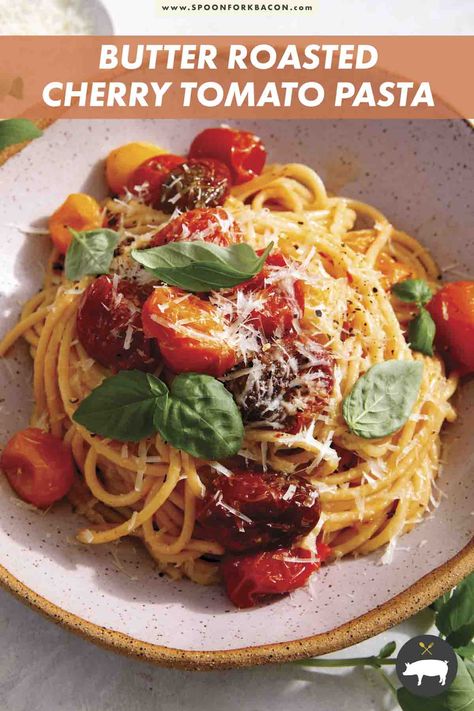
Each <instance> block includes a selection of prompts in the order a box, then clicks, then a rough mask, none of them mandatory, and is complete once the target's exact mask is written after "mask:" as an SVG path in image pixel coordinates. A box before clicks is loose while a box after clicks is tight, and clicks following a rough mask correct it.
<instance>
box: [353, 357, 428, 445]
mask: <svg viewBox="0 0 474 711" xmlns="http://www.w3.org/2000/svg"><path fill="white" fill-rule="evenodd" d="M422 375H423V365H422V364H421V363H419V362H417V361H406V360H386V361H384V362H383V363H377V364H376V365H373V366H372V367H371V368H369V370H368V371H367V372H366V373H365V374H364V375H362V376H361V377H360V378H359V380H358V381H357V382H356V384H355V385H354V387H353V388H352V390H351V392H350V393H349V394H348V395H347V396H346V397H345V398H344V401H343V403H342V414H343V416H344V419H345V421H346V423H347V425H348V427H349V429H350V430H351V432H353V433H354V434H355V435H357V436H358V437H364V439H377V438H379V437H386V436H387V435H390V434H392V433H393V432H396V431H397V430H399V429H400V427H401V426H402V425H404V424H405V422H406V421H407V419H408V417H409V416H410V413H411V411H412V409H413V405H414V404H415V402H416V399H417V397H418V391H419V389H420V384H421V379H422Z"/></svg>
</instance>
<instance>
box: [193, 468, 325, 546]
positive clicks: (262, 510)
mask: <svg viewBox="0 0 474 711" xmlns="http://www.w3.org/2000/svg"><path fill="white" fill-rule="evenodd" d="M319 514H320V507H319V499H318V492H317V490H316V489H315V488H314V487H313V486H311V484H310V483H309V482H307V481H306V480H305V479H302V478H301V477H287V476H284V475H283V474H277V473H276V472H258V471H236V472H234V474H233V476H230V477H227V476H223V475H220V476H217V477H216V478H215V479H214V480H213V481H212V482H211V484H210V485H209V486H208V488H207V493H206V497H205V499H204V500H203V502H202V504H201V507H200V509H199V512H198V521H199V523H200V524H201V527H202V529H203V530H204V533H205V536H206V537H207V538H210V539H211V540H215V541H219V543H220V544H221V545H222V546H223V547H224V548H225V549H226V551H231V552H232V553H243V552H246V551H257V550H264V549H268V548H277V547H278V546H284V545H289V544H291V543H292V542H293V541H294V540H295V539H296V538H298V536H303V535H305V534H307V533H309V532H310V531H311V530H312V529H313V528H314V527H315V525H316V524H317V522H318V519H319Z"/></svg>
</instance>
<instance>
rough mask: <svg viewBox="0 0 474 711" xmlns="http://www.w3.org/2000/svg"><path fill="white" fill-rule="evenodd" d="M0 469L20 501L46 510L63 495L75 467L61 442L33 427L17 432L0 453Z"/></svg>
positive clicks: (68, 451)
mask: <svg viewBox="0 0 474 711" xmlns="http://www.w3.org/2000/svg"><path fill="white" fill-rule="evenodd" d="M0 467H1V469H2V470H3V472H4V474H5V476H6V477H7V479H8V481H9V482H10V486H11V487H12V489H14V490H15V491H16V493H17V494H18V496H19V497H20V498H21V499H23V501H28V503H30V504H33V506H38V508H47V507H48V506H51V504H54V502H55V501H59V499H62V498H63V496H66V494H67V493H68V491H69V489H70V488H71V486H72V483H73V479H74V464H73V460H72V455H71V452H70V450H69V448H68V447H67V446H66V445H65V444H64V442H63V441H62V440H60V439H59V438H58V437H55V436H54V435H52V434H49V433H48V432H43V430H40V429H38V428H36V427H28V428H27V429H26V430H21V432H17V433H16V434H15V435H13V437H12V438H11V439H10V441H9V442H8V444H7V445H6V447H5V449H4V450H3V454H2V457H1V459H0Z"/></svg>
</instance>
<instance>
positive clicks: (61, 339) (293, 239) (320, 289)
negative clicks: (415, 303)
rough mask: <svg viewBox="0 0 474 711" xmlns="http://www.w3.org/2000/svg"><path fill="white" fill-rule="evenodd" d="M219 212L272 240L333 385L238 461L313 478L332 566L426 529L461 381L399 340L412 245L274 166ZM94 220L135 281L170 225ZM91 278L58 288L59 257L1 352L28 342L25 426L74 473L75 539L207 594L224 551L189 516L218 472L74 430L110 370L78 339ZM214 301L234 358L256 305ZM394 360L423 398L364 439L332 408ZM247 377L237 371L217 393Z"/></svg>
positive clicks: (135, 212)
mask: <svg viewBox="0 0 474 711" xmlns="http://www.w3.org/2000/svg"><path fill="white" fill-rule="evenodd" d="M223 207H224V209H225V210H226V211H227V213H228V214H229V215H230V216H231V217H232V218H233V219H234V220H235V221H236V223H237V224H238V225H239V228H240V230H241V233H242V235H243V240H244V241H246V242H248V243H249V244H250V245H251V246H252V247H254V248H255V249H256V250H259V249H262V248H264V247H265V246H266V245H268V244H269V243H270V242H271V241H273V242H274V244H275V245H276V246H277V248H278V249H279V250H280V251H281V252H282V253H283V255H284V257H285V259H286V264H287V265H286V266H285V267H283V269H282V270H281V271H280V274H279V277H278V278H279V280H280V282H281V283H284V284H286V285H287V286H288V285H293V284H294V283H295V280H298V281H300V282H302V283H303V285H304V296H305V308H304V314H303V317H302V320H301V328H302V329H303V331H305V332H309V333H312V334H320V335H321V336H323V337H324V344H325V348H326V349H327V350H328V351H329V352H330V354H331V356H332V358H333V359H334V362H335V371H334V376H335V382H334V386H333V389H332V391H331V393H330V397H329V398H328V402H327V405H326V407H325V408H324V409H323V410H322V411H321V412H318V413H316V414H315V416H314V417H309V418H306V419H305V421H304V425H303V426H302V427H300V428H299V429H298V428H296V429H295V428H289V427H286V428H285V427H284V426H282V425H281V423H280V424H278V423H277V424H275V422H271V421H269V422H265V421H263V422H262V421H259V422H247V423H246V426H245V436H244V442H243V447H242V450H241V452H240V455H241V457H242V458H243V459H245V460H246V461H247V462H248V463H250V465H251V466H258V467H259V468H261V469H263V470H270V471H274V472H282V473H284V474H287V475H293V474H298V475H300V476H302V477H304V478H306V479H307V480H308V481H309V482H311V484H312V485H313V486H314V487H315V488H316V489H317V490H318V492H319V498H320V504H321V512H322V513H321V517H320V520H319V523H318V525H317V530H316V531H313V534H312V535H313V539H312V540H313V541H314V537H315V533H316V534H317V535H318V536H319V539H320V540H322V541H323V542H324V543H326V544H327V545H329V546H330V548H331V551H332V555H333V557H336V558H340V557H342V556H346V555H349V554H357V555H359V554H368V553H370V552H372V551H374V550H376V549H378V548H380V547H381V546H383V545H384V544H387V543H389V542H390V541H393V539H395V538H397V537H398V536H400V535H401V534H403V533H405V532H407V531H409V530H410V529H411V528H412V527H413V526H414V525H416V523H417V522H418V521H420V520H421V518H422V516H423V514H424V512H425V511H426V509H427V507H428V506H429V502H430V497H431V495H432V486H433V481H434V479H435V478H436V476H437V472H438V469H439V456H440V438H439V433H440V430H441V427H442V425H443V423H444V421H445V420H448V421H451V420H453V419H454V418H455V412H454V410H453V407H452V406H451V404H450V402H449V400H450V398H451V396H452V395H453V393H454V391H455V389H456V386H457V380H456V376H451V377H447V376H446V375H445V372H444V367H443V364H442V361H441V360H440V359H439V358H438V357H437V356H435V357H427V356H422V355H420V354H419V353H415V352H413V351H412V350H410V347H409V345H407V342H406V340H405V335H404V330H405V327H406V324H407V322H408V320H409V319H410V318H411V316H412V314H413V311H412V307H411V306H410V305H408V304H404V303H402V302H400V301H398V300H397V299H395V298H394V297H393V296H392V295H391V293H390V285H391V284H392V283H393V281H397V280H400V278H407V277H411V278H418V279H423V280H425V281H427V282H428V283H429V284H430V285H431V286H432V288H433V289H434V290H436V288H437V280H438V277H439V274H438V270H437V267H436V265H435V263H434V261H433V259H432V257H431V256H430V255H429V253H428V252H427V251H426V250H425V249H424V247H422V245H421V244H420V243H419V242H417V241H416V240H415V239H414V238H413V237H410V236H409V235H407V234H405V233H404V232H402V231H400V230H397V229H395V228H394V227H393V226H392V225H391V224H390V223H389V221H388V220H387V218H386V217H385V216H384V215H383V214H382V213H381V212H379V211H378V210H377V209H375V208H374V207H372V206H370V205H367V204H365V203H363V202H359V201H357V200H352V199H348V198H344V197H337V196H329V195H328V194H327V192H326V188H325V186H324V183H323V181H322V180H321V178H320V177H319V176H318V175H317V173H316V172H315V171H314V170H312V169H311V168H309V167H307V166H305V165H300V164H288V165H271V166H269V167H268V168H266V169H265V170H264V171H263V172H262V174H261V175H259V176H257V177H255V178H254V179H252V180H250V181H247V182H244V183H242V184H240V185H236V186H234V187H233V188H232V191H231V194H230V196H229V197H228V198H227V200H226V202H225V204H224V206H223ZM103 211H104V215H105V216H106V220H107V223H108V224H109V225H113V226H114V228H115V229H116V230H117V232H118V233H119V235H120V243H119V249H118V250H117V252H116V256H115V258H114V260H113V262H112V266H111V272H112V273H115V274H117V275H120V276H124V275H125V276H127V277H130V278H138V279H141V278H142V277H143V274H141V273H140V270H139V267H138V266H137V264H136V263H134V262H132V260H131V259H130V250H131V249H132V248H143V247H147V246H148V245H149V244H150V241H151V239H152V238H153V236H154V235H155V234H156V231H157V229H159V228H160V227H161V226H162V225H164V224H165V223H167V222H168V221H169V220H170V216H169V215H168V214H165V213H164V212H161V211H160V210H158V209H154V208H152V207H150V206H148V205H146V204H145V203H144V202H143V201H142V200H141V199H140V196H138V197H137V196H136V195H132V194H131V193H129V192H126V193H125V194H124V195H122V196H120V197H119V198H116V199H108V200H107V201H105V203H104V204H103ZM171 219H173V216H172V217H171ZM91 282H92V278H91V277H84V278H83V279H82V280H81V281H79V282H75V283H72V282H69V281H68V280H67V279H66V277H65V275H64V271H63V270H62V268H61V264H60V258H59V255H58V252H57V250H56V249H54V250H53V252H52V254H51V258H50V260H49V262H48V267H47V271H46V277H45V284H44V288H43V289H42V291H40V292H39V293H38V294H35V296H33V297H32V298H31V299H30V301H28V303H27V304H25V306H24V308H23V310H22V313H21V318H20V321H19V322H18V324H17V325H16V326H15V327H14V328H13V329H12V330H11V331H10V333H9V334H7V336H6V337H5V338H4V339H3V341H2V343H1V344H0V355H1V356H5V355H6V353H7V352H8V350H9V349H10V348H11V347H12V345H13V344H14V342H15V341H16V340H17V339H18V338H20V337H21V338H23V339H25V340H26V342H27V343H28V345H29V348H30V351H31V356H32V358H33V362H34V397H35V410H34V414H33V417H32V425H33V426H37V427H41V428H44V429H47V430H49V431H50V432H51V433H52V434H54V435H56V436H59V437H61V438H63V439H64V441H65V442H66V443H67V444H68V445H69V446H70V447H71V450H72V453H73V457H74V460H75V464H76V467H77V470H78V472H79V476H77V477H76V481H75V483H74V486H73V488H72V490H71V491H70V493H69V498H70V500H71V502H72V504H73V505H74V506H75V507H76V509H77V510H78V511H79V512H80V513H82V514H83V515H85V516H86V517H88V518H89V520H90V527H89V528H85V529H83V530H81V531H80V532H79V533H78V540H79V541H81V542H82V543H84V544H89V545H95V544H101V543H106V542H110V541H116V540H118V539H119V538H122V537H125V536H136V537H138V538H140V539H141V540H142V542H143V544H144V545H145V546H146V549H147V550H148V552H149V554H150V555H151V556H152V558H153V559H154V560H155V561H156V563H157V565H158V567H159V569H160V570H162V571H164V572H165V573H167V574H169V575H170V576H172V577H177V576H181V575H185V576H187V577H189V578H191V579H192V580H194V581H196V582H198V583H203V584H210V583H214V582H216V581H217V580H218V579H219V559H220V557H221V556H222V555H223V553H224V548H223V547H222V545H221V544H220V542H218V541H214V540H207V539H206V538H205V537H204V536H203V535H202V530H201V529H200V526H199V523H197V521H196V510H197V506H198V502H199V500H200V499H201V498H202V497H203V495H204V493H205V491H206V482H207V481H208V479H209V476H210V474H211V473H212V472H214V474H215V473H216V471H219V470H220V471H221V475H222V476H225V473H222V471H224V472H225V470H226V468H225V466H221V465H219V464H217V463H216V462H204V461H202V460H199V459H195V458H193V457H192V456H191V455H189V454H186V453H185V452H182V451H178V450H176V449H174V448H173V447H172V446H171V445H170V444H167V443H166V442H164V441H163V440H162V438H161V437H160V436H159V435H153V436H151V437H149V438H147V439H145V440H142V441H140V442H138V443H133V442H129V443H127V444H125V445H124V444H123V443H122V442H118V441H114V440H112V441H110V440H107V439H106V438H104V437H101V436H99V435H94V434H92V433H90V432H89V431H87V430H86V429H85V428H84V427H83V426H81V425H80V424H78V423H77V422H75V421H74V420H73V419H72V418H73V415H74V412H75V410H76V408H77V407H78V404H79V403H80V402H82V401H83V400H84V398H85V397H86V396H87V395H88V394H89V393H90V392H91V391H92V390H93V389H94V388H95V387H97V386H98V385H99V384H100V383H101V382H102V381H103V379H104V378H105V377H106V376H107V375H108V374H110V373H109V371H108V370H107V368H105V367H104V366H103V365H100V364H99V363H98V362H97V361H95V360H94V359H92V358H90V356H89V355H88V353H87V352H86V350H85V349H84V347H83V346H82V345H81V343H80V341H79V340H78V337H77V330H76V316H77V310H78V305H79V303H80V300H81V296H82V294H83V292H84V290H85V289H87V287H88V285H89V284H90V283H91ZM288 288H289V287H288ZM248 298H249V299H251V298H252V297H248ZM210 303H212V304H213V305H214V306H215V307H216V308H218V309H220V310H221V311H222V312H223V313H225V314H226V315H229V314H230V313H231V312H232V315H233V318H232V319H229V321H228V322H229V326H228V333H227V337H228V340H229V341H230V342H233V343H237V342H238V343H239V344H240V347H241V348H242V351H245V348H246V347H249V346H248V333H247V342H246V344H242V331H243V330H245V328H246V326H248V321H246V315H247V316H248V310H249V308H251V305H252V304H250V307H249V304H248V303H246V302H245V299H244V300H242V299H241V301H240V302H239V301H238V300H237V301H235V300H234V301H232V299H231V298H230V297H229V295H228V294H227V293H226V292H212V294H211V296H210ZM246 308H247V311H245V309H246ZM247 331H248V328H247ZM251 347H252V346H251V345H250V349H251ZM389 359H393V360H404V361H412V360H420V361H422V362H423V365H424V368H423V379H422V384H421V388H420V391H419V394H418V398H417V401H416V404H415V406H414V408H413V411H412V413H411V415H410V417H409V419H408V420H407V422H406V423H405V425H404V426H403V427H402V428H401V429H400V430H398V431H397V432H395V433H394V434H392V435H390V436H386V437H384V438H381V439H377V440H368V439H363V438H361V437H358V436H356V435H355V434H354V433H352V432H351V431H350V429H349V428H348V426H347V424H346V422H345V421H344V419H343V417H342V414H341V403H342V401H343V399H344V398H345V397H346V396H347V394H348V393H349V392H350V391H351V389H352V388H353V386H354V384H355V383H356V382H357V380H358V378H359V377H360V375H362V374H363V373H365V372H366V371H367V370H368V369H369V368H370V367H371V366H372V365H374V364H376V363H381V362H383V361H385V360H389ZM245 368H246V364H245V363H243V364H240V365H239V366H237V369H236V370H234V371H231V374H230V375H225V376H223V378H222V380H223V382H225V383H227V382H228V380H229V378H230V379H235V378H236V377H238V376H239V375H241V374H242V373H245ZM310 540H311V536H309V537H308V541H310ZM308 545H309V544H308Z"/></svg>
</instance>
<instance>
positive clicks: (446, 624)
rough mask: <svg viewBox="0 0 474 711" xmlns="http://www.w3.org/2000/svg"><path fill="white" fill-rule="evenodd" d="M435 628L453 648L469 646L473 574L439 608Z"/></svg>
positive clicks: (473, 624)
mask: <svg viewBox="0 0 474 711" xmlns="http://www.w3.org/2000/svg"><path fill="white" fill-rule="evenodd" d="M436 626H437V627H438V629H439V631H440V632H441V633H442V634H444V635H445V636H446V641H447V642H449V644H450V645H452V646H453V647H462V646H464V645H466V644H469V643H470V642H471V641H472V639H473V637H474V573H471V575H469V576H468V577H467V578H465V579H464V580H463V581H462V582H461V583H459V585H458V586H457V587H456V589H455V590H454V592H453V594H452V595H451V597H450V598H449V600H448V601H447V602H446V604H445V605H444V606H443V607H442V608H441V610H440V611H439V613H438V615H437V617H436Z"/></svg>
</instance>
